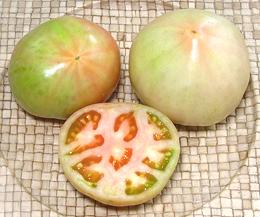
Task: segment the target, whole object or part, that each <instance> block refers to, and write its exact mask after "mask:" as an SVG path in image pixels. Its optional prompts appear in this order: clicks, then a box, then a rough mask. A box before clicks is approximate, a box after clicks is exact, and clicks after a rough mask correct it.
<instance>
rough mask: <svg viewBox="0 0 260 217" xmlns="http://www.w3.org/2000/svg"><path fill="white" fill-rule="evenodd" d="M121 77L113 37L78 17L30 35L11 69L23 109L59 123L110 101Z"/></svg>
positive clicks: (16, 53)
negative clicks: (91, 106)
mask: <svg viewBox="0 0 260 217" xmlns="http://www.w3.org/2000/svg"><path fill="white" fill-rule="evenodd" d="M119 75H120V55H119V49H118V47H117V44H116V42H115V40H114V39H113V38H112V36H111V35H110V34H109V33H108V32H107V31H106V30H104V29H103V28H101V27H100V26H98V25H96V24H94V23H92V22H90V21H87V20H85V19H82V18H77V17H72V16H63V17H60V18H56V19H52V20H50V21H47V22H45V23H43V24H41V25H39V26H38V27H37V28H35V29H34V30H32V31H31V32H30V33H28V34H27V35H25V36H24V37H23V38H22V39H21V40H20V41H19V43H18V44H17V46H16V47H15V49H14V52H13V55H12V58H11V62H10V67H9V81H10V85H11V90H12V93H13V95H14V96H15V98H16V100H17V102H18V104H19V105H20V106H21V107H22V108H24V109H25V110H26V111H27V112H29V113H31V114H33V115H36V116H40V117H46V118H55V119H66V118H67V117H68V116H69V115H71V114H72V113H73V112H75V111H76V110H78V109H80V108H82V107H84V106H86V105H89V104H92V103H97V102H103V101H105V100H106V99H107V98H108V97H109V96H110V95H111V94H112V92H113V90H114V89H115V87H116V85H117V82H118V79H119Z"/></svg>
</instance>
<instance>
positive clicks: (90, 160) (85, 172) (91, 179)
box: [72, 155, 104, 187]
mask: <svg viewBox="0 0 260 217" xmlns="http://www.w3.org/2000/svg"><path fill="white" fill-rule="evenodd" d="M101 160H102V157H101V156H96V155H91V156H88V157H86V158H84V159H83V160H82V161H80V162H79V163H77V164H75V165H74V166H72V168H73V169H74V170H76V171H77V172H79V173H80V174H81V175H82V177H83V178H84V179H85V180H86V181H87V182H88V184H89V185H90V186H91V187H96V186H97V185H96V183H97V182H98V181H99V180H100V179H101V178H102V177H103V176H104V174H103V173H100V172H97V171H95V170H91V169H88V167H89V166H91V165H93V164H97V163H99V162H100V161H101Z"/></svg>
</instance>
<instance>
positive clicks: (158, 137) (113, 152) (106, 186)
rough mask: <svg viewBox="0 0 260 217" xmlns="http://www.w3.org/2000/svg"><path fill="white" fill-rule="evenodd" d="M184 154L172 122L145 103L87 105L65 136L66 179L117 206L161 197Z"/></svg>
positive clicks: (62, 136)
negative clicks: (181, 153) (161, 192)
mask: <svg viewBox="0 0 260 217" xmlns="http://www.w3.org/2000/svg"><path fill="white" fill-rule="evenodd" d="M179 153H180V147H179V139H178V134H177V131H176V129H175V127H174V125H173V124H172V122H171V121H170V120H169V119H168V118H167V117H166V116H165V115H163V114H162V113H160V112H158V111H156V110H154V109H152V108H149V107H146V106H143V105H139V104H124V103H115V104H113V103H101V104H95V105H91V106H87V107H85V108H83V109H81V110H79V111H77V112H76V113H74V114H73V115H72V116H71V117H70V118H69V119H68V120H67V121H66V122H65V124H64V126H63V127H62V130H61V133H60V150H59V157H60V162H61V164H62V167H63V170H64V174H65V176H66V177H67V178H68V180H69V181H70V182H71V183H72V185H73V186H74V187H75V188H76V189H77V190H79V191H80V192H82V193H83V194H85V195H88V196H90V197H91V198H93V199H96V200H98V201H100V202H102V203H105V204H109V205H114V206H127V205H136V204H140V203H143V202H145V201H147V200H150V199H151V198H153V197H155V196H156V195H157V194H158V193H159V192H160V191H161V190H162V189H163V187H164V186H165V185H166V183H167V181H168V180H169V178H170V177H171V175H172V173H173V171H174V169H175V167H176V164H177V161H178V158H179Z"/></svg>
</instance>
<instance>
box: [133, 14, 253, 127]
mask: <svg viewBox="0 0 260 217" xmlns="http://www.w3.org/2000/svg"><path fill="white" fill-rule="evenodd" d="M129 75H130V79H131V84H132V86H133V88H134V90H135V93H136V94H137V96H138V97H139V99H140V100H141V101H142V102H143V103H144V104H147V105H148V106H151V107H154V108H156V109H158V110H159V111H161V112H163V113H164V114H166V115H167V116H168V117H169V118H170V119H171V120H172V121H173V122H174V123H176V124H182V125H188V126H209V125H213V124H215V123H217V122H220V121H222V120H224V119H225V118H226V117H227V116H228V115H229V114H231V113H232V112H233V111H234V110H235V108H236V107H237V106H238V105H239V103H240V101H241V99H242V97H243V94H244V92H245V90H246V88H247V86H248V82H249V77H250V64H249V58H248V51H247V47H246V45H245V41H244V39H243V36H242V34H241V33H240V31H239V29H238V28H237V27H236V26H235V25H234V24H233V23H231V22H229V21H228V20H227V19H225V18H224V17H221V16H218V15H216V14H213V13H211V12H208V11H205V10H198V9H181V10H176V11H173V12H169V13H166V14H164V15H162V16H160V17H158V18H156V19H155V20H154V21H152V22H151V23H149V24H148V25H146V26H145V27H144V28H143V29H142V31H140V33H139V34H138V35H137V37H136V38H135V39H134V41H133V43H132V46H131V50H130V57H129Z"/></svg>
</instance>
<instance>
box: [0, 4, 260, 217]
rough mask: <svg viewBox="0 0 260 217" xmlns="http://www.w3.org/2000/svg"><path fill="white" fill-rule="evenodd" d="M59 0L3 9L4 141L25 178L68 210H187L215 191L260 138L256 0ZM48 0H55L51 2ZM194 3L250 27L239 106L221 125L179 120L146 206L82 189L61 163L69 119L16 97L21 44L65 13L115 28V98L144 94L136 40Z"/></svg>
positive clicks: (54, 205) (42, 196) (43, 197)
mask: <svg viewBox="0 0 260 217" xmlns="http://www.w3.org/2000/svg"><path fill="white" fill-rule="evenodd" d="M57 2H58V1H51V2H49V1H48V2H47V1H46V2H45V1H34V2H33V1H21V2H16V3H17V4H21V5H20V6H19V7H17V8H18V9H15V7H13V8H14V9H13V11H10V10H9V11H8V12H6V16H5V15H3V16H2V26H1V28H2V31H1V38H0V40H1V44H0V45H1V46H0V49H1V56H0V57H1V58H0V63H1V64H0V67H1V70H3V71H4V76H3V79H2V81H1V83H0V118H1V125H0V139H1V146H0V148H1V151H2V153H3V156H4V158H5V160H6V162H7V164H8V167H9V168H10V169H11V171H12V172H13V174H14V175H15V177H16V178H17V179H18V180H19V182H20V183H21V185H22V186H23V187H24V188H25V189H26V190H27V191H28V192H30V194H31V195H32V196H33V197H34V198H35V199H37V200H38V201H40V202H41V203H42V204H44V205H46V206H48V207H50V208H51V209H52V210H54V211H57V212H58V213H60V214H63V215H66V216H75V215H76V216H86V215H95V216H117V215H139V216H140V215H144V214H149V213H153V214H154V213H155V214H156V213H165V214H169V215H170V216H173V215H175V216H181V215H184V214H187V213H189V212H190V211H192V210H194V209H197V208H199V207H201V206H202V205H203V204H204V203H206V202H208V201H210V200H211V199H212V198H214V197H216V196H217V195H218V194H219V193H220V192H221V191H222V190H223V189H224V188H225V187H226V186H227V185H228V184H229V183H230V182H231V181H232V178H233V177H234V176H235V175H236V174H237V172H238V171H239V168H241V166H242V165H243V163H244V160H245V159H246V158H247V156H248V151H249V149H250V145H251V144H252V143H253V142H255V139H256V126H257V125H256V123H257V122H256V120H257V119H259V113H257V108H256V104H257V100H258V101H259V83H258V74H257V65H256V60H257V55H256V52H255V40H254V37H255V36H254V35H253V34H252V32H253V29H254V25H253V24H252V22H251V24H250V22H249V20H248V18H247V17H248V16H249V15H250V16H252V15H253V13H254V5H253V4H252V5H251V4H247V6H248V7H246V8H245V9H242V6H241V5H242V4H243V3H240V2H238V1H236V2H235V1H234V2H233V1H225V2H227V3H223V2H213V1H208V2H207V1H204V2H202V1H201V2H193V3H192V5H191V4H190V3H188V2H187V1H174V2H173V1H169V2H162V1H155V0H149V1H122V0H119V1H93V2H92V3H88V4H85V6H83V4H78V5H77V4H76V3H75V2H74V1H68V2H67V3H66V4H64V5H63V7H61V5H60V4H58V3H57ZM252 3H254V2H252ZM2 4H3V14H4V10H5V8H8V7H9V9H10V8H12V7H11V4H12V2H11V1H3V2H2ZM5 4H6V5H5ZM8 4H9V5H8ZM44 4H50V5H49V6H51V7H44ZM69 4H71V5H69ZM187 7H196V8H201V9H203V8H204V9H207V10H209V11H212V12H215V13H217V14H221V15H223V16H225V17H226V18H228V19H229V20H231V21H232V22H234V23H235V24H236V26H238V27H239V28H240V30H241V31H242V32H243V34H244V37H245V39H246V44H247V46H248V49H249V54H250V61H251V79H250V84H249V87H248V89H247V91H246V93H245V95H244V98H243V99H242V101H241V103H240V105H239V107H238V108H237V109H236V111H235V112H233V113H232V114H231V115H230V116H228V118H227V119H226V120H224V121H222V122H221V123H219V124H217V125H214V126H211V127H207V128H202V127H193V128H192V127H184V126H177V128H178V130H179V135H180V144H181V156H180V160H179V164H178V166H177V169H176V171H175V172H174V174H173V176H172V177H171V179H170V181H169V182H168V184H167V186H166V187H165V188H164V190H163V191H162V193H161V194H160V195H158V196H157V197H156V198H154V199H153V200H151V201H149V202H147V203H145V204H142V205H139V206H134V207H124V208H115V207H109V206H105V205H102V204H100V203H98V202H95V201H94V200H92V199H90V198H88V197H86V196H83V195H82V194H80V193H79V192H77V191H76V190H75V189H74V188H73V187H72V186H71V185H70V183H69V182H68V181H67V180H66V178H65V176H64V174H63V171H62V170H61V167H60V165H59V161H58V135H59V132H60V127H61V125H62V123H63V122H62V121H55V120H46V119H39V118H36V117H33V116H31V115H29V114H28V113H26V112H24V111H23V110H22V109H21V108H20V107H19V106H18V105H17V104H16V102H15V99H14V98H13V96H12V94H11V91H10V86H9V82H8V76H7V73H6V72H7V68H8V62H9V60H10V56H11V53H12V50H13V48H14V46H15V44H16V43H17V42H18V40H19V39H20V38H22V36H23V35H24V34H26V33H27V32H28V31H30V30H32V29H33V28H34V27H35V26H37V25H38V24H40V23H42V22H44V21H46V20H48V19H50V18H54V17H58V16H61V15H63V14H70V15H75V16H79V17H84V18H86V19H88V20H91V21H93V22H95V23H97V24H100V25H101V26H102V27H104V28H105V29H106V30H108V31H110V32H111V33H112V35H113V37H114V38H115V39H116V41H117V43H118V45H119V47H120V53H121V79H120V83H119V86H118V88H117V90H116V91H115V93H114V94H113V96H112V98H111V99H110V101H123V102H138V99H137V97H136V96H135V94H134V93H133V91H132V88H131V83H130V80H129V72H128V59H129V50H130V47H131V43H132V40H133V39H134V37H135V36H136V34H137V33H138V32H139V31H140V29H141V28H142V27H143V26H144V25H145V24H147V23H149V22H150V21H151V20H153V19H154V18H155V17H157V16H159V15H161V14H163V13H165V12H168V11H173V10H175V9H178V8H187ZM48 8H51V9H48ZM256 37H258V36H256Z"/></svg>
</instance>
